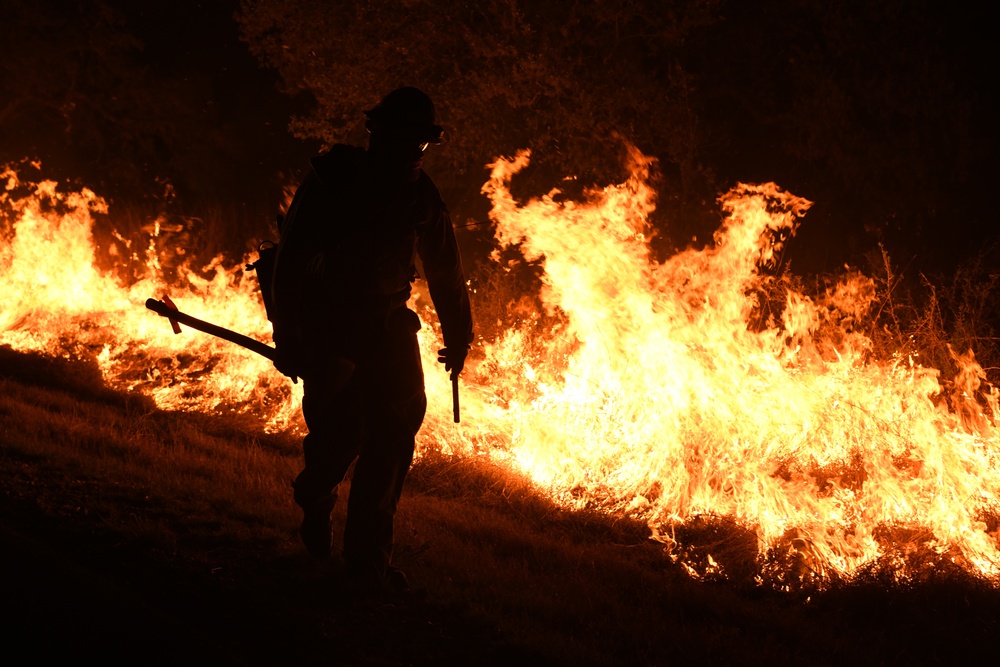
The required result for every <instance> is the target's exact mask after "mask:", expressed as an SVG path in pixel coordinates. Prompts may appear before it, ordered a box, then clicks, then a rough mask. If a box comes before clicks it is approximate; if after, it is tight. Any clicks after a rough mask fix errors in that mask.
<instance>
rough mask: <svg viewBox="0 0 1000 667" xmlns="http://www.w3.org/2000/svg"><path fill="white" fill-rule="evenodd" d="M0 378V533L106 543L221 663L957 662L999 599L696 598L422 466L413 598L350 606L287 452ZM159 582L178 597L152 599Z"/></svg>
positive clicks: (76, 365)
mask: <svg viewBox="0 0 1000 667" xmlns="http://www.w3.org/2000/svg"><path fill="white" fill-rule="evenodd" d="M0 373H2V377H3V379H2V380H0V471H2V477H0V480H2V488H0V491H2V493H3V495H4V500H5V502H4V513H3V516H2V517H0V519H2V518H3V517H6V519H4V520H3V521H0V527H2V526H3V525H4V524H9V523H11V522H13V523H14V524H15V525H18V526H20V527H21V528H20V529H21V530H30V531H33V532H35V533H37V534H40V535H41V537H40V538H39V539H44V540H49V541H50V542H56V543H59V544H62V545H65V544H73V545H76V547H74V548H73V549H71V550H70V551H69V553H68V555H67V556H66V557H67V558H84V556H82V555H81V553H82V552H81V551H79V550H78V549H79V544H93V541H94V540H97V541H98V542H100V543H102V544H103V543H107V544H111V545H113V547H106V548H102V549H99V550H97V551H98V552H99V553H100V554H102V555H101V560H100V566H99V567H100V569H101V572H102V573H103V576H107V577H110V578H112V579H121V578H122V577H126V578H127V580H128V581H129V587H134V586H139V590H143V591H146V593H144V595H145V597H144V598H143V599H144V601H145V604H152V605H156V606H157V609H158V613H159V614H161V615H167V616H170V617H171V618H173V619H174V621H172V622H174V623H177V624H180V626H181V629H180V630H176V629H174V630H171V632H172V633H175V630H176V633H175V635H176V637H178V639H176V640H174V641H176V642H177V646H178V647H183V646H184V641H197V642H203V641H207V640H204V639H197V640H195V639H192V637H202V638H203V637H204V636H205V632H206V631H205V628H206V627H207V628H214V629H212V630H211V631H210V632H209V634H210V635H211V636H212V637H213V639H212V640H211V641H213V642H215V641H220V639H219V637H220V636H225V637H229V635H226V633H235V635H234V637H236V638H235V639H234V637H229V638H228V639H227V640H226V641H227V642H232V643H233V644H238V645H239V646H240V648H238V649H233V648H232V647H231V646H229V644H228V643H227V644H226V646H225V647H224V650H222V654H223V655H225V656H228V657H229V660H230V661H231V663H232V664H278V663H284V664H290V663H291V662H297V663H303V664H309V663H312V662H327V661H328V660H330V659H333V658H337V659H340V660H343V662H341V663H339V664H379V665H396V664H399V665H403V664H511V663H522V664H529V663H530V664H573V665H620V664H630V665H631V664H639V665H643V664H646V665H660V664H689V663H698V664H702V663H704V664H768V665H771V664H779V665H780V664H831V665H833V664H872V665H874V664H886V663H896V662H903V661H906V662H910V663H913V664H933V663H935V662H937V661H945V662H953V663H959V662H962V661H963V660H964V659H971V656H972V655H973V654H974V650H975V648H976V647H977V646H978V645H980V644H984V643H986V642H988V641H990V640H991V639H992V638H993V637H994V636H995V634H994V633H995V632H996V631H997V630H1000V627H998V624H1000V620H998V619H1000V596H998V594H997V592H996V591H995V589H993V588H991V587H990V586H988V585H986V584H984V582H981V581H977V580H975V579H972V578H970V577H968V576H967V575H964V574H962V573H961V572H957V571H947V570H938V571H937V573H932V574H930V575H928V576H927V577H926V578H925V579H923V580H920V581H903V582H900V581H896V580H894V579H892V578H891V577H890V576H889V575H888V573H887V572H880V571H877V570H873V571H872V573H871V574H870V575H869V576H868V577H867V578H865V579H863V580H862V581H859V582H856V583H852V584H842V585H838V586H836V587H834V588H832V589H829V590H826V591H824V592H822V593H815V592H814V593H813V594H812V595H811V597H810V595H809V593H808V592H800V593H798V594H794V595H788V594H779V593H776V592H774V591H773V590H768V589H766V588H760V587H754V586H752V585H749V584H748V583H747V582H746V581H744V582H742V583H741V582H733V581H729V582H726V581H719V582H709V583H699V582H696V581H693V580H691V579H689V578H688V577H687V576H686V575H685V573H684V571H683V570H682V569H681V568H680V567H678V566H676V565H674V564H673V563H672V562H671V560H670V559H669V558H668V557H667V556H666V554H664V553H663V551H662V549H661V547H660V546H659V545H657V544H656V543H654V542H652V541H650V540H648V539H647V537H648V531H647V529H646V527H645V526H644V525H641V524H636V523H634V522H631V521H628V520H624V519H615V518H613V517H608V516H605V515H600V514H593V513H586V512H568V511H565V510H562V509H559V508H558V507H556V506H554V505H553V504H552V503H551V502H549V501H548V500H546V499H545V498H544V497H542V496H541V495H539V494H538V493H536V492H535V491H534V490H533V488H532V487H531V485H530V484H528V483H527V482H526V481H525V480H523V479H521V478H519V477H517V476H516V475H514V474H512V473H511V472H509V471H507V470H503V469H500V468H497V467H496V466H494V465H492V464H489V463H486V462H484V461H480V460H447V459H443V458H439V457H429V458H426V459H424V460H422V461H420V462H419V463H418V464H417V465H415V467H414V469H413V471H412V473H411V476H410V479H409V481H408V487H407V491H406V493H405V495H404V498H403V501H402V504H401V509H400V513H399V516H398V521H397V545H398V546H397V563H398V564H399V565H400V566H401V567H403V568H404V569H405V570H406V571H407V572H408V573H409V574H410V575H411V578H412V579H413V580H414V581H415V582H416V583H417V584H418V586H419V587H420V588H421V589H422V590H424V591H425V593H424V594H423V596H422V597H421V596H417V597H414V598H410V599H407V600H403V601H398V600H389V601H383V602H380V603H371V602H351V601H350V600H348V599H345V598H344V597H343V591H342V590H341V589H340V588H338V586H337V584H336V582H337V581H338V577H339V576H340V575H339V573H338V569H337V567H336V565H333V566H330V569H326V568H322V567H319V566H317V565H316V563H314V562H312V561H311V560H310V559H309V558H308V557H307V556H306V555H305V554H304V553H303V552H302V550H301V547H300V546H299V544H298V542H297V539H296V537H295V528H296V524H297V521H298V515H297V513H296V511H295V508H294V506H293V505H292V503H291V498H290V493H289V488H288V483H289V480H290V479H291V478H292V476H293V475H294V474H295V472H296V471H297V468H298V465H299V452H298V443H297V442H295V441H294V439H292V438H290V437H284V436H274V437H270V436H265V435H263V433H262V431H261V430H260V429H259V428H256V427H255V426H254V425H253V424H251V423H249V422H246V421H239V420H234V419H233V418H230V417H225V418H224V417H207V416H201V415H192V414H171V413H164V412H161V411H158V410H156V409H154V408H153V407H152V405H151V404H150V403H149V402H148V401H147V400H145V399H143V398H142V397H135V396H127V395H122V394H119V393H115V392H112V391H109V390H107V389H106V388H104V387H103V386H102V385H101V383H100V380H99V378H98V377H97V375H96V370H95V369H94V368H93V367H92V366H89V365H88V364H86V363H81V362H68V361H59V360H48V359H44V358H42V357H38V356H34V355H21V354H16V353H13V352H11V351H9V350H0ZM336 516H337V521H338V524H341V525H342V522H343V504H341V506H339V507H338V513H337V515H336ZM18 517H22V519H23V520H20V519H18ZM24 517H27V518H26V519H24ZM338 527H339V526H338ZM690 532H691V534H690V535H688V536H686V537H685V540H686V541H687V543H688V544H690V545H691V548H692V550H694V551H696V550H697V549H698V548H699V545H700V546H701V547H706V548H707V547H708V546H713V545H717V544H718V543H719V542H720V541H722V542H724V543H726V544H729V545H731V546H732V545H735V546H732V549H730V551H732V553H733V554H734V559H736V558H738V555H739V554H740V553H742V550H741V549H739V548H738V547H739V545H740V544H741V537H740V534H739V531H738V530H736V529H735V528H734V527H732V526H727V525H726V524H725V523H724V522H723V523H718V522H712V521H706V522H704V525H697V526H694V525H693V526H692V528H691V531H690ZM89 549H90V551H94V550H95V549H96V547H93V546H91V547H89ZM123 549H124V551H123ZM716 551H718V550H716ZM723 551H724V550H723ZM126 552H127V553H128V554H129V555H128V557H125V556H123V555H122V554H123V553H126ZM60 553H62V552H60ZM95 567H96V566H95ZM178 572H180V573H184V574H183V576H181V575H178V574H177V573H178ZM164 577H166V579H164ZM178 577H179V578H178ZM144 579H145V580H148V581H146V582H145V583H144V581H143V580H144ZM161 579H164V580H166V581H175V580H176V581H179V582H180V583H179V584H170V585H169V586H167V585H165V584H156V585H154V584H152V583H150V582H152V581H153V580H156V581H159V580H161ZM331 582H332V583H331ZM150 590H152V591H153V593H149V591H150ZM177 591H181V592H182V593H183V595H181V593H178V592H177ZM192 596H194V599H197V600H198V603H197V604H196V605H192V603H191V599H192ZM90 613H95V614H98V618H101V616H100V614H102V613H104V612H102V611H100V609H97V610H95V609H91V611H90ZM222 619H226V620H222ZM195 626H196V627H197V632H195V630H194V629H192V628H195ZM171 627H173V626H171ZM56 630H57V631H62V630H59V629H58V628H56ZM177 633H179V634H177ZM216 633H222V634H221V635H217V634H216ZM172 636H173V635H172ZM223 662H227V660H223ZM335 664H337V663H335Z"/></svg>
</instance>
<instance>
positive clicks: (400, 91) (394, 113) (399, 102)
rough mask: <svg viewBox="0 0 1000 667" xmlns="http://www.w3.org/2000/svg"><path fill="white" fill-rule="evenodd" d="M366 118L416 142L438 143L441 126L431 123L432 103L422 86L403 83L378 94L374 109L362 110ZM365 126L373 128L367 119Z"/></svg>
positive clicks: (432, 120) (432, 118)
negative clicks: (417, 86) (380, 96)
mask: <svg viewBox="0 0 1000 667" xmlns="http://www.w3.org/2000/svg"><path fill="white" fill-rule="evenodd" d="M365 116H367V117H368V119H369V120H370V121H376V122H377V123H380V124H382V125H383V126H384V127H385V128H386V129H387V130H389V131H390V132H393V133H397V134H402V135H404V136H405V137H406V138H407V139H413V140H414V141H416V142H417V143H429V144H439V143H441V135H442V134H443V133H444V128H442V127H441V126H440V125H435V124H434V103H433V102H431V98H429V97H428V96H427V94H426V93H424V92H423V91H422V90H419V89H417V88H413V87H412V86H406V87H403V88H397V89H396V90H394V91H392V92H391V93H389V94H388V95H386V96H385V97H383V98H382V101H381V102H379V103H378V105H377V106H376V107H375V108H374V109H369V110H368V111H365ZM369 129H374V128H373V127H372V125H371V123H369Z"/></svg>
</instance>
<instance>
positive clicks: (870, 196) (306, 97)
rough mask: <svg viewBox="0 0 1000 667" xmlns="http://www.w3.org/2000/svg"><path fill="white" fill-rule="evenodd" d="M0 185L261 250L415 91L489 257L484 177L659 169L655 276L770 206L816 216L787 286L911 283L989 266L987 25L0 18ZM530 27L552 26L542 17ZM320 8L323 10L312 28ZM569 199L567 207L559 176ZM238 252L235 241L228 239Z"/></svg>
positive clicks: (520, 16) (442, 168) (446, 179)
mask: <svg viewBox="0 0 1000 667" xmlns="http://www.w3.org/2000/svg"><path fill="white" fill-rule="evenodd" d="M2 4H3V9H4V11H3V17H4V18H3V20H2V24H0V162H16V161H19V160H23V159H24V158H29V159H39V160H41V161H42V163H43V171H42V174H43V175H44V176H46V177H49V178H56V179H58V180H71V181H72V182H74V183H76V184H84V185H87V186H89V187H91V188H92V189H94V190H95V191H97V192H98V193H99V194H102V195H103V196H105V197H107V198H108V199H109V200H110V202H111V204H112V210H113V211H114V210H115V209H117V210H119V211H121V210H125V209H132V210H156V209H158V208H162V209H164V210H166V211H167V212H169V213H170V214H172V215H175V216H179V217H180V218H181V219H183V218H184V216H195V215H198V216H201V215H203V212H204V211H205V210H209V209H211V210H218V211H222V212H223V213H222V214H221V215H223V217H228V218H231V219H238V220H240V223H239V224H240V225H241V226H237V228H236V231H233V230H231V229H229V228H227V231H226V235H227V236H228V237H234V236H239V235H240V234H241V231H239V230H240V229H246V230H247V236H261V235H263V234H265V233H266V230H267V225H268V223H269V221H270V220H272V219H273V216H274V213H275V212H276V210H277V209H278V207H279V206H280V203H281V201H282V200H283V198H284V196H285V193H284V192H283V188H285V189H287V188H288V187H289V186H291V185H294V183H296V182H297V180H298V179H299V178H300V177H301V175H302V173H303V170H304V168H305V165H306V160H307V158H308V157H309V156H310V155H311V154H314V153H315V152H317V151H319V150H321V148H322V147H323V146H325V145H329V144H330V143H332V142H334V141H341V140H348V141H354V142H363V141H364V131H363V128H362V126H361V123H360V120H361V118H362V116H361V112H362V111H363V110H364V109H366V108H370V107H371V106H372V105H374V104H375V103H376V102H377V101H378V99H379V97H381V95H382V94H384V93H385V92H387V91H388V90H391V89H392V88H393V87H395V86H398V85H404V84H409V85H417V86H420V87H421V88H424V89H425V90H427V91H428V92H429V93H430V94H431V95H432V96H433V97H434V99H435V101H436V102H437V105H438V111H439V116H440V117H441V120H442V123H443V124H444V125H445V126H446V129H447V132H448V135H447V137H448V142H447V143H446V144H445V145H444V146H442V147H441V148H439V149H436V152H435V154H434V155H432V156H430V158H429V160H428V165H427V169H428V171H429V172H430V173H431V174H432V176H433V177H434V178H435V180H436V182H438V184H439V186H440V187H441V189H442V191H443V192H444V194H445V196H446V199H447V200H448V201H449V203H450V205H451V208H452V210H453V213H454V216H455V219H456V224H460V225H465V224H469V223H470V222H471V223H475V224H477V225H478V227H477V226H474V227H472V228H471V229H474V230H476V229H478V231H476V232H474V233H475V234H479V235H480V236H488V235H489V230H488V225H485V224H483V223H484V222H485V220H486V215H485V212H486V210H487V204H486V203H485V201H484V199H483V198H482V196H481V195H479V194H478V191H479V187H480V186H481V184H482V182H483V181H484V180H485V177H486V170H485V169H484V165H485V164H486V163H488V162H489V161H491V160H492V159H493V158H494V157H495V156H496V155H499V154H510V153H513V152H514V151H515V150H517V149H519V148H525V147H527V148H531V149H532V150H533V151H534V157H533V165H532V167H531V168H530V169H529V170H528V172H526V173H525V174H523V176H521V177H519V179H520V180H519V183H518V188H519V190H518V192H519V194H521V195H522V196H527V195H530V194H536V193H540V192H545V191H548V190H549V189H550V188H551V187H553V186H555V185H559V186H560V187H564V188H566V189H568V190H569V191H570V193H571V194H575V193H574V190H576V191H578V190H579V189H581V188H583V187H586V186H588V185H591V184H595V183H596V184H604V183H607V182H609V181H610V180H612V179H615V178H619V177H620V176H621V174H622V162H621V157H622V154H623V150H622V148H621V146H622V139H625V140H628V141H631V142H634V143H635V144H636V145H637V146H638V147H639V148H640V149H641V150H642V151H644V152H645V153H647V154H650V155H655V156H656V157H657V158H658V160H659V162H658V170H657V176H656V183H655V185H656V186H657V188H658V190H659V192H660V199H659V210H658V212H657V215H656V217H655V219H654V223H655V224H656V226H657V228H658V229H659V231H660V232H661V233H660V235H659V239H658V240H657V244H658V246H657V249H658V250H660V251H661V252H669V251H672V250H674V249H677V248H683V247H685V246H687V245H688V244H690V243H695V244H696V245H697V244H702V243H706V242H708V241H710V239H711V233H712V231H713V230H714V229H715V228H716V226H717V225H718V222H719V214H718V212H717V208H716V205H715V201H714V200H715V198H716V197H717V196H718V195H719V194H721V193H723V192H725V191H726V190H727V189H728V188H730V187H732V186H733V185H734V184H735V183H736V182H737V181H744V182H760V181H767V180H774V181H776V182H777V183H778V184H779V185H781V186H782V187H784V188H786V189H788V190H790V191H792V192H794V193H795V194H798V195H801V196H805V197H807V198H809V199H811V200H813V201H814V202H815V206H814V208H813V210H812V211H811V212H810V214H809V215H808V216H807V218H806V220H805V222H804V224H803V225H802V228H801V230H800V232H799V235H798V237H797V238H796V240H795V241H794V242H793V243H792V244H791V246H790V250H789V253H790V263H791V266H792V268H793V270H794V271H796V272H797V273H803V272H821V271H831V270H837V269H839V268H840V267H842V266H843V265H844V264H845V263H851V264H853V265H857V264H861V265H862V268H864V263H865V262H866V261H867V259H866V257H867V258H869V259H870V256H871V255H872V252H873V251H876V250H877V248H878V244H879V243H883V244H884V245H885V247H887V248H888V250H889V252H890V255H891V256H892V258H893V261H894V262H895V263H896V264H897V265H899V266H900V267H903V268H905V270H906V271H908V272H910V273H911V274H913V275H916V274H918V273H928V274H935V273H937V274H948V273H949V272H952V271H954V269H955V267H956V266H958V265H960V264H962V263H963V262H966V261H968V260H969V258H971V257H974V256H977V255H981V254H983V253H986V255H985V264H986V266H995V265H998V264H1000V260H997V259H996V258H995V257H994V255H993V254H990V250H991V248H992V244H993V242H994V240H995V237H996V233H995V227H994V217H995V216H994V213H993V206H992V201H991V200H992V197H991V194H992V188H993V187H994V183H996V180H997V176H998V173H997V168H996V166H995V165H996V161H995V157H994V156H995V148H996V134H997V133H996V127H995V118H996V117H997V113H996V111H997V109H996V103H995V102H994V101H993V98H992V96H991V95H990V94H989V91H990V90H991V89H993V88H994V87H995V77H994V76H993V74H992V71H991V70H990V69H989V67H988V64H987V63H988V60H987V58H986V49H987V45H988V44H989V39H988V35H987V30H988V29H989V26H990V23H989V21H988V20H987V17H986V14H985V10H977V9H972V8H963V9H956V8H954V7H948V8H944V7H943V6H941V3H933V2H921V1H916V2H899V1H893V0H889V1H882V2H820V1H819V0H762V1H761V2H755V3H745V2H736V1H734V0H708V1H698V2H696V1H694V0H690V1H688V2H673V3H670V2H667V3H663V2H653V1H651V0H650V1H646V0H632V1H626V0H620V1H608V2H573V1H571V0H555V1H553V2H546V3H520V4H519V3H517V2H513V3H512V2H503V3H501V2H483V3H462V2H457V1H456V2H451V1H450V0H442V1H440V2H419V1H415V2H412V3H405V4H401V3H394V2H388V0H385V1H375V2H367V3H356V2H350V1H346V2H338V3H313V2H308V1H307V0H271V1H268V2H244V3H239V2H234V1H224V0H220V1H218V2H210V1H203V2H196V1H194V0H182V1H173V2H143V3H133V2H126V1H124V0H106V1H103V2H102V1H99V0H77V1H69V0H64V1H60V2H56V1H54V0H42V1H37V0H32V1H30V2H29V1H27V0H23V1H22V0H3V2H2ZM535 4H538V5H542V6H537V7H536V6H534V5H535ZM328 5H329V6H328ZM567 175H573V176H577V177H578V178H577V179H576V180H574V181H569V182H564V181H563V180H562V177H563V176H567ZM231 242H232V245H231V249H233V250H242V249H243V248H244V247H245V245H246V239H244V238H231Z"/></svg>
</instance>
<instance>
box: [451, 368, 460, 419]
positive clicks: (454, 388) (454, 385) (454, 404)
mask: <svg viewBox="0 0 1000 667" xmlns="http://www.w3.org/2000/svg"><path fill="white" fill-rule="evenodd" d="M451 408H452V412H453V413H454V415H455V423H456V424H457V423H458V422H459V421H460V419H459V414H460V413H459V409H458V376H457V375H453V376H451Z"/></svg>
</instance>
